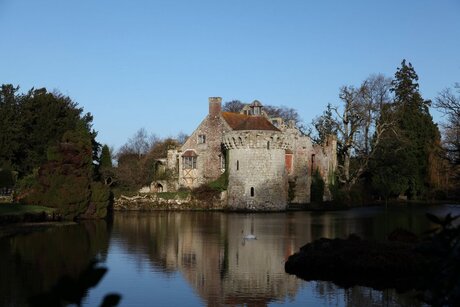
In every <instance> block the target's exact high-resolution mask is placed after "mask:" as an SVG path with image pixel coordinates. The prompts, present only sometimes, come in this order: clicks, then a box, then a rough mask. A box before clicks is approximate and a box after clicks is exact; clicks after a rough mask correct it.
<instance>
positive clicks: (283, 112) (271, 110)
mask: <svg viewBox="0 0 460 307" xmlns="http://www.w3.org/2000/svg"><path fill="white" fill-rule="evenodd" d="M263 110H264V111H265V113H266V114H267V115H268V116H269V117H280V118H282V119H283V121H284V122H285V123H289V122H290V121H292V122H294V123H295V124H296V125H300V123H301V122H302V119H301V118H300V115H299V113H298V112H297V110H296V109H293V108H289V107H286V106H280V107H278V106H271V105H266V106H264V108H263Z"/></svg>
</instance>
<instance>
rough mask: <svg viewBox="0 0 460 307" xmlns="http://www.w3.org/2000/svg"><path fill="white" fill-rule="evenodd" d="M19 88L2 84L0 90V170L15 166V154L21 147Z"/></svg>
mask: <svg viewBox="0 0 460 307" xmlns="http://www.w3.org/2000/svg"><path fill="white" fill-rule="evenodd" d="M18 90H19V87H14V86H13V85H11V84H3V85H2V87H1V89H0V169H1V168H13V169H14V168H15V167H16V166H17V161H16V156H15V155H16V153H17V152H18V151H19V149H20V147H21V133H20V131H21V116H20V109H19V100H20V96H19V95H18V94H17V91H18Z"/></svg>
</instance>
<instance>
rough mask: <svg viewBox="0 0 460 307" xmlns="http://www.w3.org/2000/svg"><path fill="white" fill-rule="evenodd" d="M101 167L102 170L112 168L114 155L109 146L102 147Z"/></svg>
mask: <svg viewBox="0 0 460 307" xmlns="http://www.w3.org/2000/svg"><path fill="white" fill-rule="evenodd" d="M99 167H100V168H101V169H109V168H111V167H112V155H111V153H110V149H109V146H107V145H104V146H102V150H101V157H100V159H99Z"/></svg>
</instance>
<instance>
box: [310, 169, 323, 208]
mask: <svg viewBox="0 0 460 307" xmlns="http://www.w3.org/2000/svg"><path fill="white" fill-rule="evenodd" d="M310 193H311V201H312V202H318V203H320V202H322V201H323V196H324V180H323V178H322V177H321V174H320V173H319V171H318V170H316V171H315V172H314V173H313V177H312V178H311V190H310Z"/></svg>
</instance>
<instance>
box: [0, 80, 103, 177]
mask: <svg viewBox="0 0 460 307" xmlns="http://www.w3.org/2000/svg"><path fill="white" fill-rule="evenodd" d="M18 89H19V87H14V86H12V85H10V84H7V85H3V86H2V90H1V92H0V114H1V115H2V116H1V117H0V128H1V130H0V145H1V146H0V163H7V164H10V165H11V166H12V168H13V169H14V170H16V171H18V172H19V176H20V177H23V176H24V175H27V174H30V173H31V172H32V171H33V169H35V168H38V167H39V166H40V165H42V164H43V163H44V162H46V161H47V159H46V151H47V149H48V148H49V147H50V146H53V145H56V144H57V143H59V142H60V140H61V138H62V136H63V135H64V133H65V132H66V131H69V130H74V129H76V128H77V127H78V126H80V125H81V126H82V127H84V129H86V130H87V131H89V133H90V135H91V144H92V156H93V160H96V159H97V153H98V151H99V144H98V143H97V142H96V136H97V133H96V132H95V131H94V130H92V120H93V117H92V115H91V114H90V113H86V114H83V109H82V108H79V107H78V105H77V103H76V102H74V101H72V100H71V99H70V98H69V97H67V96H64V95H62V94H60V93H58V92H53V93H50V92H48V91H47V90H46V89H45V88H42V89H31V90H29V91H28V92H27V93H26V94H19V93H18Z"/></svg>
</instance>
